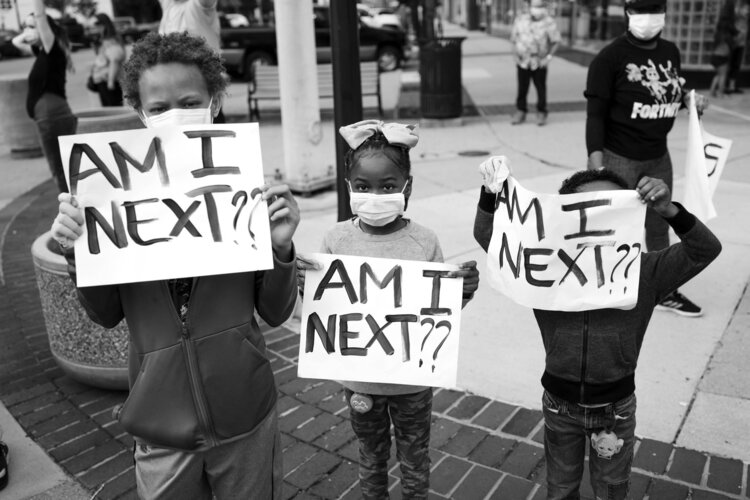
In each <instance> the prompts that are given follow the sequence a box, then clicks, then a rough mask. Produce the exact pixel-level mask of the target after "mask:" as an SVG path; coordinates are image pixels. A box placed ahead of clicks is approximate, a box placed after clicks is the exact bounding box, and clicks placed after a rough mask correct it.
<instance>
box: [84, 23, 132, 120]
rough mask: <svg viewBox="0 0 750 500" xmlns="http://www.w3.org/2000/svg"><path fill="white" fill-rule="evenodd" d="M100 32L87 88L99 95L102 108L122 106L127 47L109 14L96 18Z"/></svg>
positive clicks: (96, 25)
mask: <svg viewBox="0 0 750 500" xmlns="http://www.w3.org/2000/svg"><path fill="white" fill-rule="evenodd" d="M95 19H96V21H95V22H94V26H95V27H96V29H97V31H98V36H97V40H96V42H95V44H94V53H95V57H94V63H93V64H92V66H91V74H90V75H89V79H88V83H87V87H88V89H89V90H91V91H93V92H96V93H97V94H99V101H100V102H101V104H102V106H105V107H106V106H122V102H123V101H122V87H120V81H119V80H120V73H121V71H122V64H123V63H124V62H125V46H124V45H123V43H122V39H121V38H120V35H119V34H118V33H117V30H116V29H115V25H114V23H113V22H112V20H111V19H110V18H109V16H108V15H107V14H104V13H99V14H97V15H96V16H95Z"/></svg>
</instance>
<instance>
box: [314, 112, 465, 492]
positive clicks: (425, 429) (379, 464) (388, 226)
mask: <svg viewBox="0 0 750 500" xmlns="http://www.w3.org/2000/svg"><path fill="white" fill-rule="evenodd" d="M339 133H340V134H341V136H342V137H343V138H344V140H346V142H347V144H348V145H349V148H350V149H349V150H348V151H347V154H346V173H345V178H346V184H347V186H348V188H349V195H350V206H351V209H352V213H353V214H354V217H353V218H351V219H349V220H345V221H342V222H339V223H337V224H336V225H335V226H333V228H331V229H330V230H329V231H328V232H327V233H326V234H325V235H324V237H323V246H322V252H323V253H330V254H343V255H360V256H366V257H380V258H389V259H403V260H417V261H426V262H442V261H443V254H442V251H441V249H440V243H439V242H438V239H437V236H436V235H435V233H434V232H433V231H432V230H430V229H428V228H426V227H423V226H421V225H419V224H417V223H416V222H414V221H412V220H410V219H407V218H405V217H404V216H403V214H404V211H405V210H406V206H407V204H408V201H409V196H410V195H411V193H412V183H413V178H412V176H411V173H410V172H411V163H410V161H409V149H411V148H413V147H414V146H415V145H416V144H417V141H418V136H417V133H416V131H415V129H414V127H413V126H409V125H404V124H400V123H383V122H379V121H377V120H365V121H361V122H357V123H354V124H352V125H348V126H345V127H341V128H340V129H339ZM301 264H302V262H300V264H299V265H301ZM308 267H309V266H308ZM450 276H451V277H458V276H462V277H463V278H464V281H463V297H464V301H463V304H464V305H466V303H468V301H469V300H471V298H472V297H473V296H474V292H475V291H476V289H477V287H478V284H479V272H478V271H477V268H476V262H473V261H470V262H464V263H462V264H460V270H459V271H456V272H454V273H452V274H451V275H450ZM300 281H301V282H304V272H301V280H300ZM342 383H343V385H344V392H345V396H346V402H347V404H348V406H349V415H350V419H351V425H352V429H353V430H354V434H355V435H356V436H357V440H358V441H359V485H360V488H361V494H362V497H363V498H366V499H381V498H388V459H389V458H390V450H391V431H390V428H391V424H393V427H394V433H395V438H396V454H397V457H398V460H399V462H400V467H401V491H402V497H403V498H427V493H428V490H429V485H430V456H429V444H430V422H431V418H432V388H430V387H415V386H411V385H400V384H381V383H368V382H352V381H344V382H342Z"/></svg>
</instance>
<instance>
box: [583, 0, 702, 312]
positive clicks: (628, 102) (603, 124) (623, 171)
mask: <svg viewBox="0 0 750 500" xmlns="http://www.w3.org/2000/svg"><path fill="white" fill-rule="evenodd" d="M666 8H667V2H666V0H626V2H625V17H626V19H627V22H628V29H627V31H626V33H625V34H623V35H621V36H620V37H618V38H616V39H615V40H614V41H612V42H611V43H610V44H609V45H607V46H606V47H604V48H603V49H602V50H601V52H599V54H597V55H596V57H595V58H594V60H593V61H592V62H591V65H590V66H589V71H588V77H587V81H586V90H585V91H584V96H586V100H587V108H586V148H587V150H588V155H589V159H588V168H589V169H600V168H602V167H606V168H607V169H608V170H611V171H613V172H615V173H617V174H618V175H620V176H621V177H622V178H624V179H625V181H626V182H627V184H628V186H629V187H630V188H631V189H634V188H635V187H636V185H637V184H638V181H639V180H640V179H641V178H642V177H644V176H648V177H653V178H657V179H662V180H663V181H664V182H665V183H666V185H667V187H668V188H669V190H670V192H671V191H672V160H671V159H670V157H669V151H668V149H667V134H669V131H670V130H671V129H672V125H673V124H674V120H675V117H676V116H677V112H678V110H679V109H680V108H681V107H682V106H684V105H685V104H686V101H687V97H688V95H689V93H688V92H687V91H686V90H685V89H684V88H683V85H684V82H685V79H684V78H682V77H681V76H680V50H679V49H678V48H677V46H676V45H675V44H674V43H672V42H669V41H667V40H664V39H662V38H661V36H660V35H661V31H662V29H663V28H664V20H665V16H666ZM705 105H706V100H705V98H704V97H703V96H701V95H696V106H697V108H698V112H699V113H700V112H702V111H703V109H704V107H705ZM668 246H669V225H668V224H667V222H665V221H664V219H663V218H662V217H660V216H659V214H657V213H656V212H655V211H654V210H653V209H651V208H649V209H648V210H647V211H646V247H647V248H648V251H650V252H653V251H656V250H661V249H664V248H667V247H668ZM657 308H658V309H666V310H669V311H672V312H675V313H677V314H680V315H683V316H700V315H701V314H702V310H701V308H700V307H698V306H697V305H696V304H694V303H693V302H692V301H690V300H689V299H688V298H687V297H685V296H684V295H682V294H681V293H680V292H679V291H677V290H675V291H674V292H673V293H672V294H670V295H669V296H666V297H664V298H663V300H662V301H661V303H660V304H659V305H658V306H657Z"/></svg>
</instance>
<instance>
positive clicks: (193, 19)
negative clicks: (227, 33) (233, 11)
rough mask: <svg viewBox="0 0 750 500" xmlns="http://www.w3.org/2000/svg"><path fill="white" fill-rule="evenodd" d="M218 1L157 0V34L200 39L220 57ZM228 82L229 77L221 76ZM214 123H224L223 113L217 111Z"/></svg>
mask: <svg viewBox="0 0 750 500" xmlns="http://www.w3.org/2000/svg"><path fill="white" fill-rule="evenodd" d="M217 3H218V0H159V5H160V6H161V11H162V15H161V21H160V22H159V34H160V35H166V34H169V33H182V32H183V31H187V32H188V33H189V34H190V35H193V36H197V37H202V38H203V39H205V40H206V44H208V46H209V47H211V48H212V49H213V50H214V51H215V52H216V54H218V55H219V56H220V55H221V25H220V23H219V13H218V12H217V10H216V5H217ZM222 76H223V77H224V79H225V80H227V81H229V75H228V74H227V73H226V72H224V73H223V74H222ZM214 123H226V117H225V116H224V112H223V111H222V110H221V109H219V112H218V114H217V115H216V116H215V117H214Z"/></svg>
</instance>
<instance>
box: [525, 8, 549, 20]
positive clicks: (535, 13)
mask: <svg viewBox="0 0 750 500" xmlns="http://www.w3.org/2000/svg"><path fill="white" fill-rule="evenodd" d="M546 13H547V9H545V8H544V7H529V14H531V17H533V18H535V19H539V18H540V17H544V15H545V14H546Z"/></svg>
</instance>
